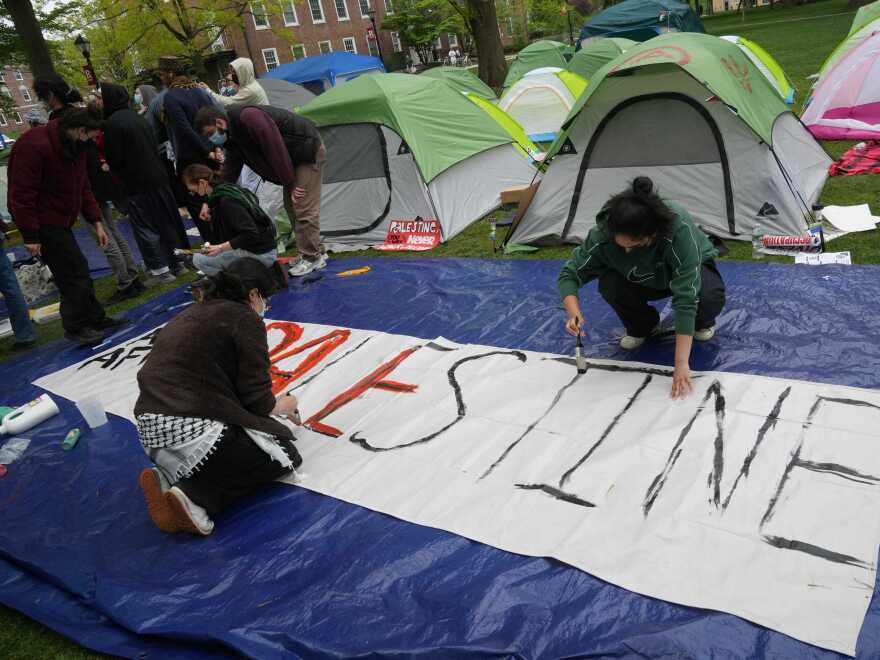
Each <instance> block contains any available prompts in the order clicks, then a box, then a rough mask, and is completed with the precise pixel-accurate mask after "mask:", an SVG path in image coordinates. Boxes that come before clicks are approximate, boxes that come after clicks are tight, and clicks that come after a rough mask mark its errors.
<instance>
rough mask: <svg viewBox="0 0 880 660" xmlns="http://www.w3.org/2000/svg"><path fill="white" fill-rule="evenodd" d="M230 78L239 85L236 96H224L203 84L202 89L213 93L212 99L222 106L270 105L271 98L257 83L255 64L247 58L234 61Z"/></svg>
mask: <svg viewBox="0 0 880 660" xmlns="http://www.w3.org/2000/svg"><path fill="white" fill-rule="evenodd" d="M229 76H230V77H231V78H232V82H234V83H235V84H236V85H238V91H237V92H236V93H235V95H234V96H224V95H223V94H218V93H217V92H215V91H213V90H211V89H209V88H208V86H207V85H205V84H204V83H202V88H203V89H205V90H207V91H209V92H210V93H211V98H212V99H214V101H215V102H216V103H219V104H220V105H223V106H227V105H269V97H268V96H266V90H264V89H263V87H262V85H260V83H258V82H257V77H256V76H255V75H254V63H253V62H252V61H251V60H249V59H248V58H246V57H239V58H238V59H235V60H232V62H231V63H230V65H229Z"/></svg>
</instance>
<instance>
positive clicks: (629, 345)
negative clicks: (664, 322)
mask: <svg viewBox="0 0 880 660" xmlns="http://www.w3.org/2000/svg"><path fill="white" fill-rule="evenodd" d="M658 332H660V324H659V323H658V324H657V325H655V326H654V329H653V330H651V334H650V335H648V337H651V336H653V335H656V334H657V333H658ZM648 337H633V336H632V335H624V336H623V337H621V338H620V347H621V348H622V349H623V350H625V351H634V350H635V349H637V348H638V347H639V346H641V345H642V344H644V343H645V342H646V341H648Z"/></svg>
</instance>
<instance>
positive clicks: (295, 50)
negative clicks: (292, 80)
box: [290, 44, 306, 60]
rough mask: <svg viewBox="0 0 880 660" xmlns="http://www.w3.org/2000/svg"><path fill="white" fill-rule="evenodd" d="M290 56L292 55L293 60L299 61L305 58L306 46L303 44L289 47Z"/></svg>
mask: <svg viewBox="0 0 880 660" xmlns="http://www.w3.org/2000/svg"><path fill="white" fill-rule="evenodd" d="M290 54H291V55H293V59H295V60H301V59H302V58H304V57H305V56H306V45H305V44H296V45H295V46H291V47H290Z"/></svg>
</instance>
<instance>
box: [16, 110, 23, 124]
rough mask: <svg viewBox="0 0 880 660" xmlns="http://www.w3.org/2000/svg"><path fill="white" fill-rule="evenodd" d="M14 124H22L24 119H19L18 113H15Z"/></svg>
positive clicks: (19, 114)
mask: <svg viewBox="0 0 880 660" xmlns="http://www.w3.org/2000/svg"><path fill="white" fill-rule="evenodd" d="M15 123H16V124H23V123H24V119H22V118H21V113H20V112H16V113H15Z"/></svg>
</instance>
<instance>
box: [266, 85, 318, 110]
mask: <svg viewBox="0 0 880 660" xmlns="http://www.w3.org/2000/svg"><path fill="white" fill-rule="evenodd" d="M257 82H258V83H260V87H262V88H263V90H265V92H266V96H268V97H269V105H274V106H275V107H276V108H284V109H285V110H293V109H294V108H299V107H300V106H303V105H305V104H306V103H308V102H309V101H311V100H312V99H313V98H315V95H314V94H312V93H311V92H310V91H309V90H307V89H306V88H305V87H303V86H302V85H294V84H293V83H289V82H287V81H286V80H279V79H277V78H260V79H259V80H258V81H257Z"/></svg>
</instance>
